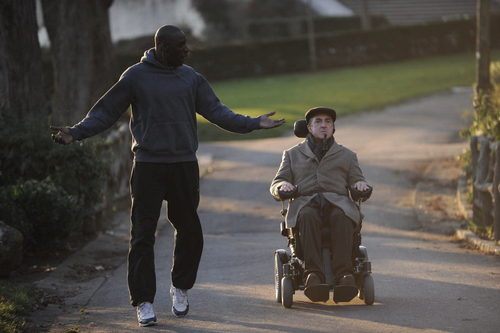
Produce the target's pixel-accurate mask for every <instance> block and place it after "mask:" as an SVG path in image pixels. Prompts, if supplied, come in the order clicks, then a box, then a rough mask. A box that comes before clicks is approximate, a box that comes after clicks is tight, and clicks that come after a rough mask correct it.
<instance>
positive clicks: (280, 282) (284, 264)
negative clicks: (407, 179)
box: [274, 120, 375, 308]
mask: <svg viewBox="0 0 500 333" xmlns="http://www.w3.org/2000/svg"><path fill="white" fill-rule="evenodd" d="M294 133H295V135H296V136H297V137H306V136H307V133H308V130H307V123H306V121H305V120H298V121H297V122H296V123H295V124H294ZM372 190H373V188H372V187H370V188H369V189H368V190H367V191H364V192H360V191H358V190H357V189H355V188H354V187H353V186H352V187H350V188H349V192H350V195H351V199H352V200H353V201H354V202H355V203H356V205H357V207H358V209H361V202H364V201H366V200H367V199H368V198H369V197H370V195H371V193H372ZM296 192H297V189H295V190H294V191H292V192H281V191H279V196H280V198H281V201H282V204H283V209H282V211H281V215H282V216H283V217H285V216H286V214H287V209H286V208H285V202H286V201H287V200H291V199H293V198H294V196H295V194H296ZM361 227H362V221H360V223H359V226H358V227H357V228H355V231H354V235H353V237H354V242H353V250H352V258H353V260H352V264H353V268H354V278H355V280H356V285H357V288H358V297H359V298H360V299H361V300H364V303H365V304H366V305H372V304H373V303H374V301H375V286H374V281H373V276H372V275H371V262H370V261H369V259H368V252H367V249H366V248H365V247H364V246H361ZM280 229H281V235H282V236H284V237H286V238H287V246H288V247H289V249H290V253H288V252H287V251H286V250H284V249H279V250H276V252H275V254H274V275H275V292H276V301H277V302H278V303H281V304H282V305H283V306H284V307H285V308H290V307H291V306H292V304H293V295H294V294H295V291H296V290H302V291H303V290H304V289H305V288H306V287H305V285H304V283H303V274H304V268H303V261H302V260H301V259H299V258H298V256H297V252H296V250H297V241H298V240H297V236H296V232H295V230H294V229H295V228H286V225H285V221H283V222H281V224H280ZM330 238H331V237H330V230H329V226H328V225H324V226H323V227H322V230H321V239H322V245H321V247H322V251H323V266H324V273H325V278H326V283H325V285H322V286H323V287H324V288H323V289H324V290H325V291H324V293H323V296H322V297H321V299H319V300H317V301H323V302H326V301H327V300H328V299H329V297H330V295H329V294H330V291H332V290H333V300H334V302H335V303H338V302H339V300H338V299H337V298H336V297H335V288H336V287H335V286H334V277H333V276H332V272H331V263H330V256H331V249H330V243H331V240H330Z"/></svg>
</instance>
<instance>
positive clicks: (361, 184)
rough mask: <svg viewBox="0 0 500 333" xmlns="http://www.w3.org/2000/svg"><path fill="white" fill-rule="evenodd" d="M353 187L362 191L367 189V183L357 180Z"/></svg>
mask: <svg viewBox="0 0 500 333" xmlns="http://www.w3.org/2000/svg"><path fill="white" fill-rule="evenodd" d="M354 188H355V189H356V190H358V191H361V192H364V191H367V190H368V184H367V183H365V182H362V181H359V182H357V183H356V184H354Z"/></svg>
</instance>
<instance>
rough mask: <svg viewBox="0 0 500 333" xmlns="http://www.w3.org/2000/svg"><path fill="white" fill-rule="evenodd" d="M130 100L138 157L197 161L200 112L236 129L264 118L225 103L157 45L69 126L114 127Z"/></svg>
mask: <svg viewBox="0 0 500 333" xmlns="http://www.w3.org/2000/svg"><path fill="white" fill-rule="evenodd" d="M129 106H132V117H131V118H130V131H131V132H132V151H133V152H134V160H135V161H136V162H154V163H178V162H190V161H196V160H197V159H196V151H197V149H198V134H197V122H196V113H198V114H200V115H201V116H203V117H204V118H205V119H207V120H208V121H210V122H211V123H214V124H216V125H217V126H219V127H221V128H223V129H225V130H227V131H230V132H235V133H249V132H251V131H253V130H256V129H259V128H260V119H259V118H251V117H248V116H243V115H240V114H236V113H234V112H233V111H231V110H230V109H229V108H228V107H227V106H225V105H224V104H222V103H221V102H220V100H219V98H218V97H217V96H216V95H215V93H214V91H213V89H212V87H210V84H209V83H208V82H207V80H206V79H205V78H204V77H203V76H202V75H201V74H199V73H197V72H196V71H195V70H194V69H192V68H191V67H189V66H186V65H182V66H178V67H165V66H164V65H163V64H161V63H160V62H159V61H157V60H156V59H155V50H154V48H152V49H150V50H148V51H146V52H145V53H144V56H143V57H142V58H141V62H140V63H138V64H135V65H133V66H131V67H129V68H128V69H127V70H126V71H125V72H124V73H123V74H122V75H121V77H120V79H119V80H118V82H117V83H116V84H115V85H113V87H111V89H110V90H109V91H108V92H106V94H104V96H102V97H101V98H100V99H99V101H97V103H96V104H95V105H94V106H93V107H92V109H91V110H90V111H89V113H88V114H87V116H86V117H85V118H84V119H83V120H82V121H81V122H79V123H78V124H76V125H75V126H73V127H71V128H70V131H71V135H72V136H73V138H74V139H75V140H83V139H85V138H88V137H91V136H94V135H96V134H99V133H101V132H103V131H104V130H106V129H108V128H110V127H111V126H112V125H113V124H115V123H116V122H117V121H118V119H119V118H120V117H121V116H122V115H123V114H124V113H125V112H126V111H127V109H128V108H129Z"/></svg>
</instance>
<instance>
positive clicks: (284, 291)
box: [281, 277, 293, 308]
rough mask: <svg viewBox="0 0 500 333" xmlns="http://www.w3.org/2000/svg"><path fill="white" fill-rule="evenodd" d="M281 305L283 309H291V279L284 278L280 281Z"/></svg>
mask: <svg viewBox="0 0 500 333" xmlns="http://www.w3.org/2000/svg"><path fill="white" fill-rule="evenodd" d="M281 304H283V306H284V307H285V308H291V307H292V304H293V283H292V278H290V277H284V278H283V279H282V280H281Z"/></svg>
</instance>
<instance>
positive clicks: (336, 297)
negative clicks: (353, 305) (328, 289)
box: [333, 286, 358, 303]
mask: <svg viewBox="0 0 500 333" xmlns="http://www.w3.org/2000/svg"><path fill="white" fill-rule="evenodd" d="M357 295H358V288H356V287H354V286H336V287H334V288H333V301H334V302H335V303H339V302H350V301H351V300H352V299H353V298H354V297H356V296H357Z"/></svg>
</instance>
